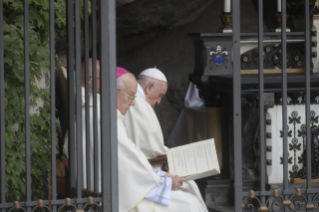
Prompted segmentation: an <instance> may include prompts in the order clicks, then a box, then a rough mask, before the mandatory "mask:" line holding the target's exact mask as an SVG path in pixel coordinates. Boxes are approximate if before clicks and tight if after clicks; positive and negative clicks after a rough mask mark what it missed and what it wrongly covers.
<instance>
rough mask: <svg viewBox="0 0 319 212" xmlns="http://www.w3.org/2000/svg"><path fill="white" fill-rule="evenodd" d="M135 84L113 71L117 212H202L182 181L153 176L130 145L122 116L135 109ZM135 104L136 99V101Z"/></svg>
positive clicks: (201, 205) (199, 200)
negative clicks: (117, 188)
mask: <svg viewBox="0 0 319 212" xmlns="http://www.w3.org/2000/svg"><path fill="white" fill-rule="evenodd" d="M136 91H137V82H136V80H135V77H134V76H133V75H132V74H130V73H127V71H126V70H125V69H122V68H117V126H118V171H119V208H120V212H126V211H132V212H151V211H155V212H195V211H196V212H197V211H198V212H206V211H207V208H206V205H205V203H204V202H203V200H202V198H198V196H197V195H196V194H195V193H192V192H191V191H190V190H187V189H183V190H182V189H181V186H182V184H183V183H185V182H186V179H184V178H180V177H178V176H174V175H171V174H169V173H166V172H163V171H157V172H155V171H154V170H153V167H152V166H151V165H150V163H149V162H148V160H147V157H146V156H145V154H144V153H143V152H142V151H141V150H140V148H139V147H138V146H137V145H136V144H135V143H134V142H133V141H132V139H131V138H130V136H129V135H128V131H127V129H126V127H125V125H124V115H125V114H126V113H127V111H128V110H129V108H130V106H134V105H135V97H136V98H138V96H135V93H136ZM136 100H137V99H136Z"/></svg>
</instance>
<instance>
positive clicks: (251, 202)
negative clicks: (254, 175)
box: [242, 196, 261, 212]
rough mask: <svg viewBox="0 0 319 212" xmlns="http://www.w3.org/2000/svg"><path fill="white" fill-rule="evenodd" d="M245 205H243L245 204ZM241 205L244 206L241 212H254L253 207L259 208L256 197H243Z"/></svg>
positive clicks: (258, 201)
mask: <svg viewBox="0 0 319 212" xmlns="http://www.w3.org/2000/svg"><path fill="white" fill-rule="evenodd" d="M246 201H247V203H246V204H245V202H246ZM242 203H243V204H244V207H243V210H242V211H243V212H254V211H255V205H257V204H258V206H257V208H258V207H260V206H261V203H260V200H259V199H258V198H257V197H255V196H254V197H253V198H251V197H244V198H243V199H242Z"/></svg>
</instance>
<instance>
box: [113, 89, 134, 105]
mask: <svg viewBox="0 0 319 212" xmlns="http://www.w3.org/2000/svg"><path fill="white" fill-rule="evenodd" d="M117 90H118V91H120V92H121V93H122V94H124V95H125V96H127V97H128V98H129V100H130V101H131V102H132V101H133V100H134V99H135V97H136V96H130V95H128V94H127V93H125V92H124V91H121V90H120V89H117Z"/></svg>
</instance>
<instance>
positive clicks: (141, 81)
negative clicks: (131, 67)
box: [137, 75, 162, 88]
mask: <svg viewBox="0 0 319 212" xmlns="http://www.w3.org/2000/svg"><path fill="white" fill-rule="evenodd" d="M137 82H138V84H140V85H141V86H142V87H144V86H146V85H148V84H149V83H153V84H154V87H155V88H156V87H157V86H158V85H159V84H160V83H161V82H162V81H160V80H157V79H153V78H150V77H147V76H143V75H139V76H138V79H137Z"/></svg>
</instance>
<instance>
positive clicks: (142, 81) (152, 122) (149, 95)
mask: <svg viewBox="0 0 319 212" xmlns="http://www.w3.org/2000/svg"><path fill="white" fill-rule="evenodd" d="M137 86H138V88H137V95H136V100H135V106H133V107H131V109H130V110H129V111H128V112H127V115H125V119H124V125H125V127H126V129H127V133H128V135H129V136H130V137H131V139H132V141H133V142H134V143H135V145H136V146H137V147H138V148H139V149H140V150H141V151H142V152H143V153H144V155H145V156H146V157H147V159H151V158H156V157H159V156H162V155H166V150H167V147H166V146H165V145H164V138H163V133H162V129H161V126H160V123H159V121H158V119H157V116H156V114H155V112H154V107H155V106H156V105H158V104H160V103H161V99H162V97H163V96H164V95H165V94H166V91H167V79H166V77H165V75H164V74H163V73H162V72H161V71H160V70H158V69H157V68H149V69H146V70H144V71H142V72H141V73H140V75H139V76H138V85H137ZM160 168H161V165H160V164H158V165H153V169H154V171H159V170H160ZM181 189H184V190H186V191H189V192H191V193H194V194H195V195H196V196H197V197H198V199H200V201H202V202H203V199H202V196H201V193H200V191H199V189H198V186H197V184H196V183H195V182H194V181H188V182H186V183H184V184H183V186H182V187H181Z"/></svg>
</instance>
